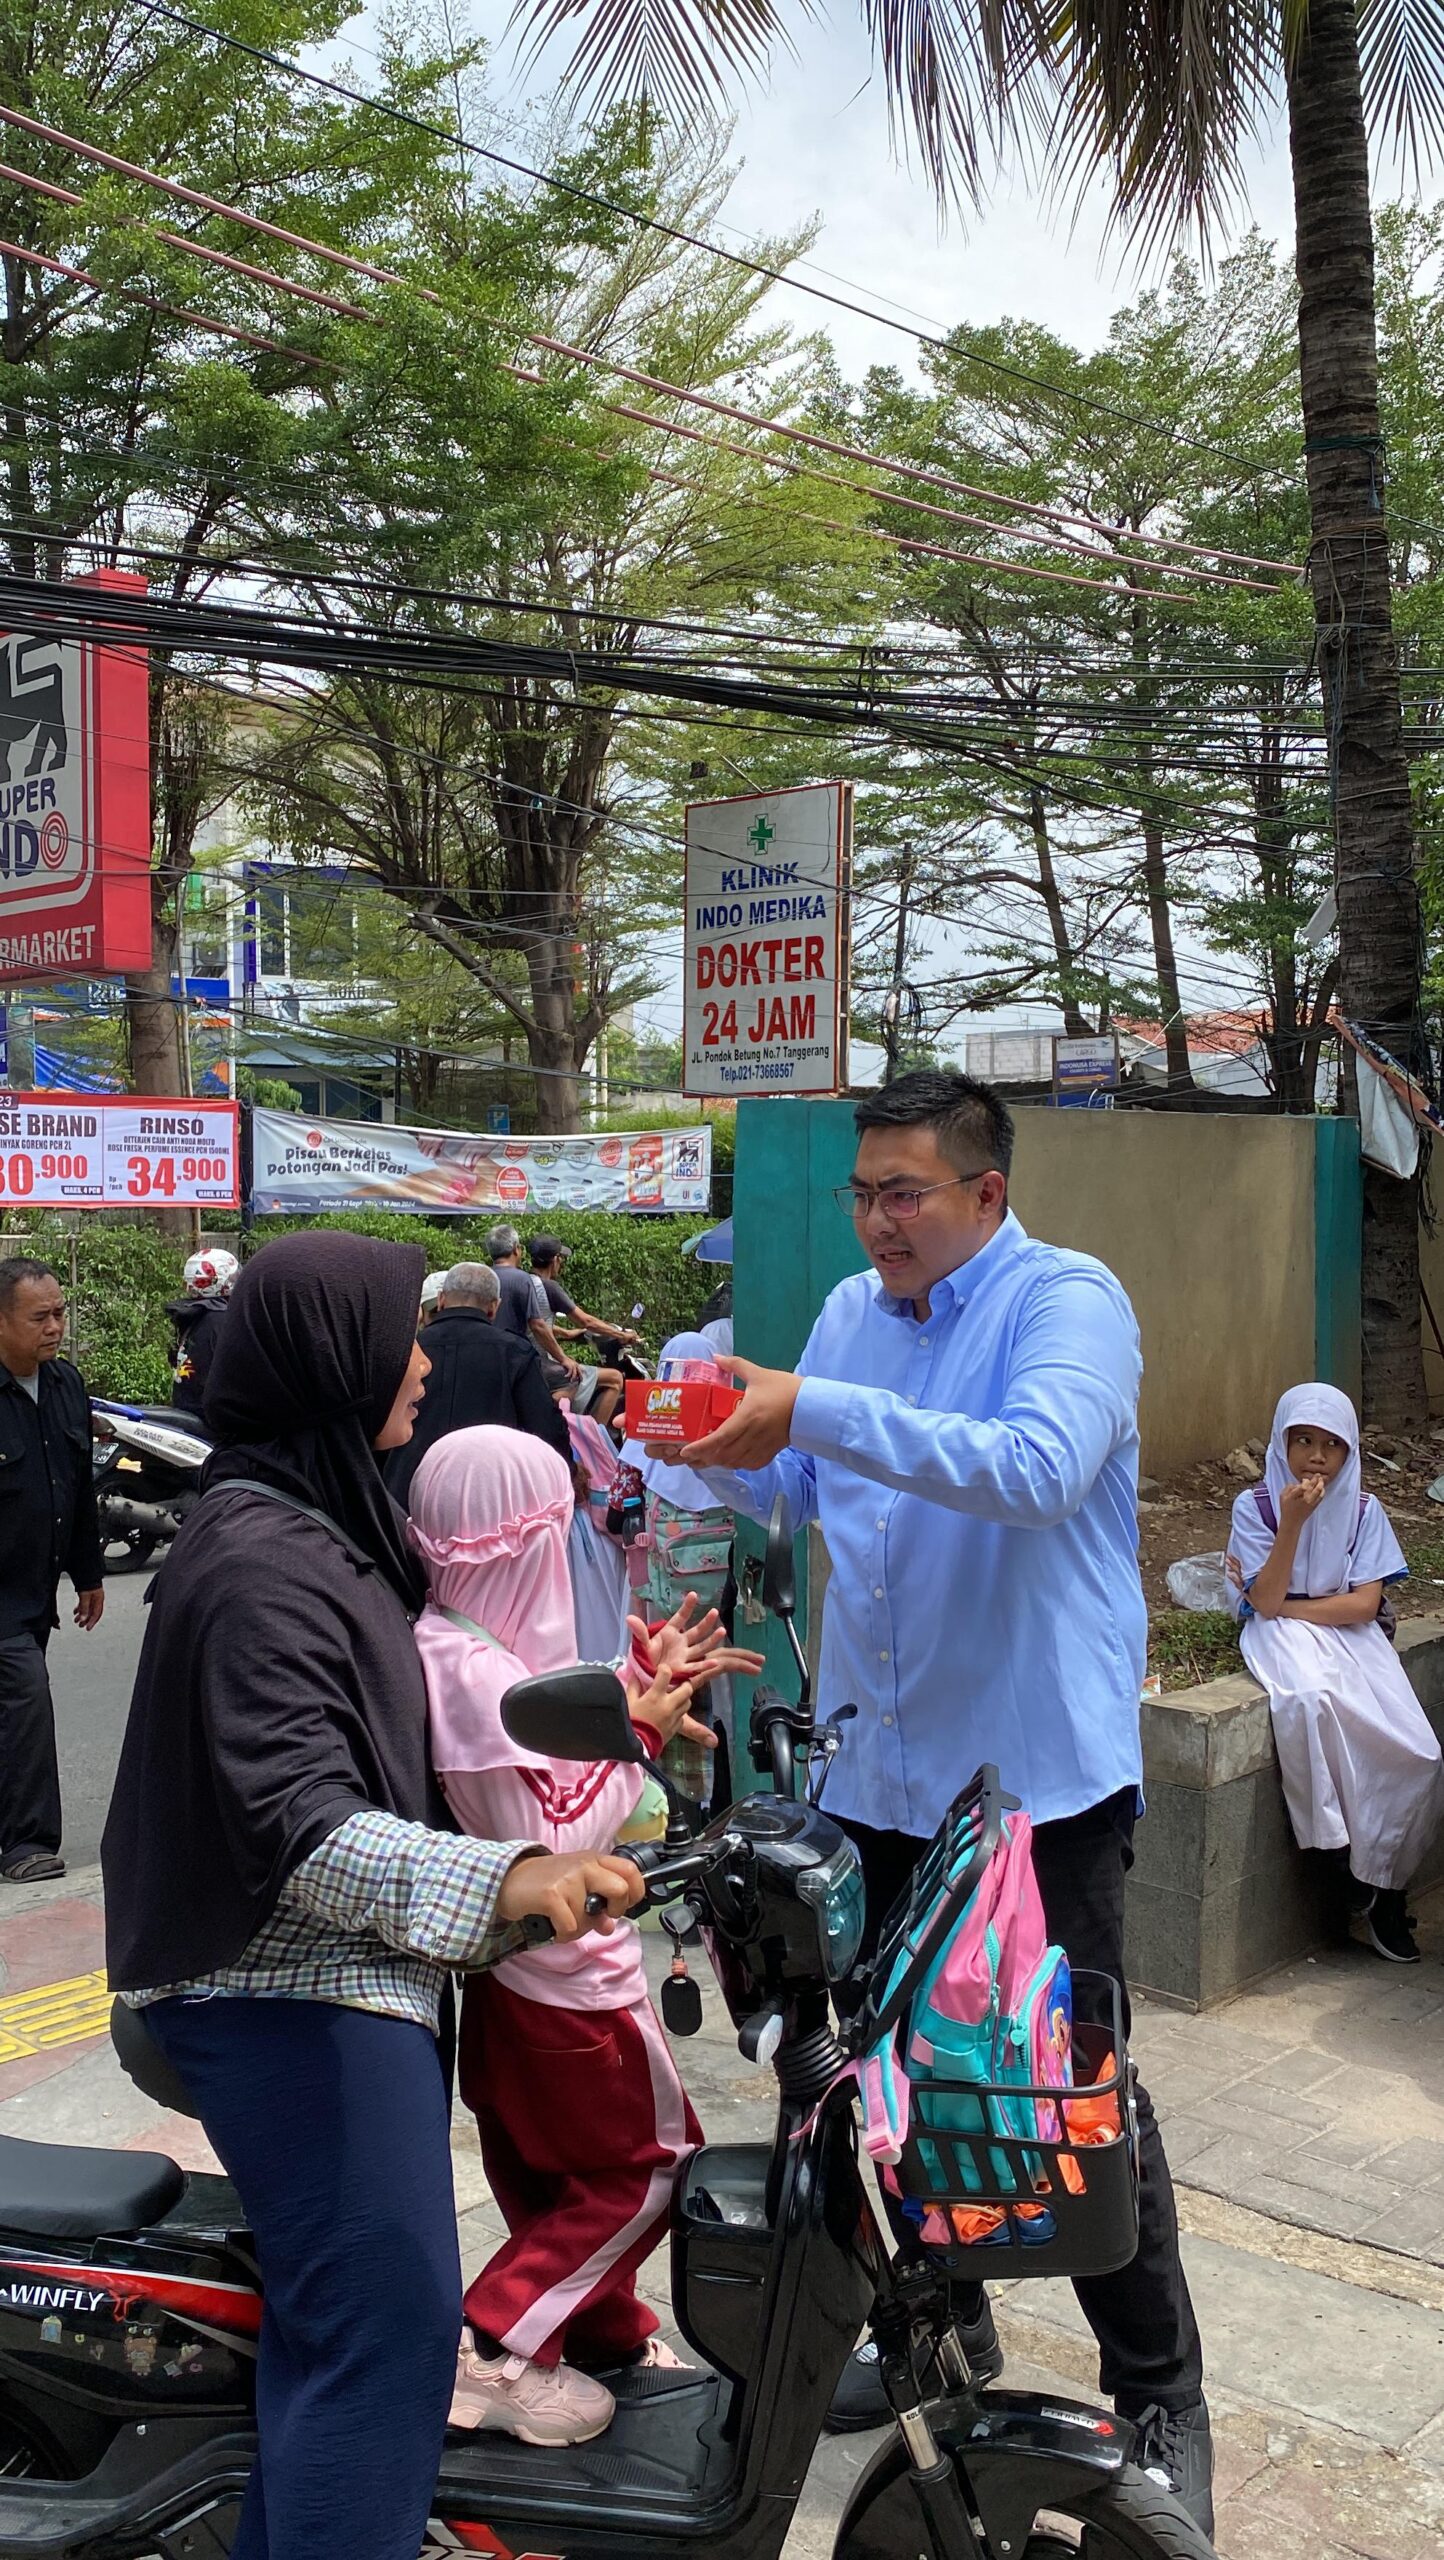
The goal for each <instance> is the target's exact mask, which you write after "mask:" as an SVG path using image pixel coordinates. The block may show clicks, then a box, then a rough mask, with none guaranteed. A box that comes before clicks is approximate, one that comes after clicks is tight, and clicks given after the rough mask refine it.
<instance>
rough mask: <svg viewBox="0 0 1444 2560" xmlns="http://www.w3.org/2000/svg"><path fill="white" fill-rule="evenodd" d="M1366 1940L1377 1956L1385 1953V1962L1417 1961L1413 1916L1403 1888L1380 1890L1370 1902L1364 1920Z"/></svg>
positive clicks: (1408, 1962) (1406, 1962) (1411, 1962)
mask: <svg viewBox="0 0 1444 2560" xmlns="http://www.w3.org/2000/svg"><path fill="white" fill-rule="evenodd" d="M1365 1930H1367V1940H1370V1946H1372V1951H1375V1956H1383V1958H1385V1964H1418V1948H1416V1943H1413V1920H1411V1917H1408V1905H1406V1900H1403V1894H1400V1892H1377V1894H1375V1900H1372V1902H1370V1910H1367V1920H1365Z"/></svg>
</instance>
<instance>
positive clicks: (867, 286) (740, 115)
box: [461, 0, 1293, 376]
mask: <svg viewBox="0 0 1444 2560" xmlns="http://www.w3.org/2000/svg"><path fill="white" fill-rule="evenodd" d="M461 5H463V6H464V0H461ZM510 15H511V7H510V0H473V6H472V10H471V19H472V23H473V24H474V25H475V27H476V28H477V30H478V32H479V33H481V34H482V35H483V36H485V37H486V38H487V39H488V40H489V41H490V42H492V43H493V45H494V47H495V51H494V54H493V75H494V77H493V85H494V86H495V88H496V89H497V90H498V91H499V92H500V93H502V94H510V96H511V97H513V98H514V99H516V100H517V101H518V102H520V101H521V100H523V99H525V98H528V97H533V98H536V97H542V96H545V94H546V90H547V80H546V76H545V71H546V66H545V65H543V66H541V67H540V68H538V69H537V70H534V71H533V72H532V73H531V74H530V75H529V76H526V75H522V74H520V73H519V72H518V70H517V67H516V66H517V54H516V48H515V45H514V43H511V42H509V41H508V39H507V36H506V27H507V23H508V20H509V18H510ZM796 45H797V50H796V53H795V55H788V54H787V53H786V52H780V53H779V54H778V55H777V56H776V57H775V61H774V65H773V69H772V73H771V77H770V79H769V80H768V82H767V83H766V85H765V86H758V87H754V88H753V89H752V90H751V91H743V92H740V93H739V101H738V107H737V120H736V131H735V136H734V142H733V157H734V158H735V159H736V161H737V162H738V164H739V165H738V176H737V181H736V184H735V186H734V188H733V192H732V197H731V201H730V203H729V205H728V207H727V220H728V223H729V224H730V226H731V227H732V228H733V230H734V231H735V232H736V233H738V234H739V235H742V236H745V235H747V234H748V233H755V232H757V231H759V230H785V229H787V228H788V227H790V226H791V225H793V224H794V223H798V222H807V221H811V220H812V219H814V218H815V217H820V219H821V222H822V226H823V227H822V235H821V237H820V239H819V241H818V243H817V247H816V249H815V251H814V253H813V257H812V260H811V262H810V265H809V269H808V272H809V273H811V274H813V275H814V276H815V277H816V280H817V281H818V282H820V283H828V284H831V283H832V282H833V280H834V279H841V282H840V284H839V286H838V289H839V290H841V291H843V292H850V291H853V290H855V289H856V288H859V287H860V288H861V289H862V290H861V299H863V300H865V301H868V302H870V303H872V304H874V305H875V306H876V307H877V308H879V309H884V310H889V311H891V312H892V314H893V315H894V317H896V318H899V319H905V320H911V321H913V322H914V323H917V324H921V325H922V326H924V327H928V328H931V329H934V330H939V329H946V328H948V327H950V326H952V325H953V324H954V323H955V322H957V321H959V320H968V321H973V322H982V321H989V320H996V319H1001V318H1003V317H1004V316H1005V315H1006V316H1010V317H1016V318H1025V319H1030V320H1038V321H1042V322H1043V323H1045V325H1047V326H1048V327H1050V328H1053V329H1056V330H1057V331H1058V332H1059V333H1060V335H1064V336H1068V337H1071V338H1072V339H1073V340H1074V342H1075V343H1081V344H1084V345H1089V346H1091V345H1096V344H1097V343H1098V341H1099V340H1100V339H1101V338H1103V337H1104V336H1105V335H1106V333H1107V328H1108V320H1109V315H1110V313H1111V312H1112V311H1113V310H1114V309H1115V308H1116V307H1117V306H1118V304H1119V303H1121V302H1124V301H1127V300H1128V299H1129V298H1130V297H1131V296H1132V294H1133V293H1134V292H1135V291H1136V290H1137V289H1138V285H1139V283H1140V280H1144V281H1146V279H1140V276H1139V271H1138V269H1137V268H1136V267H1135V266H1134V265H1133V264H1132V262H1131V261H1129V260H1128V259H1126V258H1125V257H1123V256H1122V255H1120V252H1119V250H1118V248H1117V246H1116V244H1115V245H1112V246H1105V240H1104V233H1105V207H1104V203H1103V199H1102V195H1101V192H1100V194H1099V196H1098V198H1097V200H1096V201H1095V202H1094V203H1093V204H1092V205H1091V206H1089V207H1088V208H1087V209H1086V210H1085V212H1084V214H1083V216H1082V217H1081V219H1080V220H1079V221H1078V222H1077V223H1076V224H1070V223H1069V221H1068V220H1067V219H1066V217H1065V218H1061V219H1058V220H1056V221H1053V222H1050V221H1049V220H1048V219H1047V216H1046V214H1045V212H1044V211H1043V210H1042V209H1041V208H1040V207H1039V206H1038V204H1037V202H1036V200H1035V199H1034V198H1033V197H1032V196H1031V195H1030V188H1029V183H1028V180H1027V178H1026V177H1025V176H1022V175H1015V176H1013V177H1011V178H1009V177H1005V178H1004V179H1002V180H1001V181H1000V183H999V185H998V187H997V189H996V191H995V195H994V200H993V203H992V204H991V206H990V208H989V210H988V211H987V213H986V214H984V215H981V216H972V217H971V218H968V219H966V220H964V219H962V218H960V217H957V216H954V217H953V219H952V221H951V222H950V223H949V224H948V225H947V227H946V228H944V227H942V226H940V224H939V220H938V215H937V209H936V206H935V204H934V202H933V198H932V195H931V192H930V190H929V188H928V186H927V183H926V181H925V180H924V178H923V177H922V176H921V175H920V174H918V173H917V172H915V171H910V170H909V169H908V168H907V167H906V166H905V165H904V164H903V163H902V161H901V160H900V159H899V158H898V156H897V154H896V153H895V152H894V150H893V148H892V144H891V140H890V137H889V132H888V115H887V103H886V99H885V97H884V95H883V87H882V81H881V78H880V76H879V75H877V74H876V73H875V72H874V70H873V66H872V61H871V52H870V47H869V44H868V39H867V36H866V33H865V32H864V29H863V25H862V12H861V9H860V7H857V6H856V5H850V0H836V5H835V7H834V11H833V16H832V21H831V23H830V24H828V23H826V22H824V21H822V20H818V21H814V23H813V24H811V25H810V26H808V25H805V24H802V23H801V22H800V21H799V27H798V34H797V39H796ZM551 58H552V59H553V60H560V59H561V58H562V57H560V56H553V57H551ZM1249 193H1250V202H1251V208H1252V214H1253V218H1254V219H1256V220H1257V222H1258V223H1259V225H1260V227H1261V228H1262V229H1263V230H1265V231H1267V232H1268V233H1269V235H1270V236H1271V237H1272V238H1274V239H1277V240H1279V241H1289V240H1291V238H1292V229H1293V214H1292V204H1291V198H1290V190H1289V172H1288V155H1287V151H1286V148H1285V147H1284V145H1283V142H1282V139H1281V137H1280V135H1278V134H1276V135H1275V136H1274V137H1273V139H1272V141H1271V143H1270V145H1269V146H1268V147H1267V148H1266V149H1265V150H1263V151H1262V152H1260V153H1259V154H1257V155H1256V156H1255V158H1254V159H1253V161H1252V163H1251V165H1250V169H1249ZM1240 227H1241V228H1243V227H1247V217H1246V216H1245V217H1244V218H1243V220H1242V222H1241V225H1240ZM824 270H825V271H826V272H825V273H824V272H822V271H824ZM783 299H784V300H790V301H791V303H792V308H793V310H794V311H795V312H796V315H797V320H798V323H799V325H801V326H807V325H809V310H810V312H811V317H812V319H814V320H820V321H821V322H823V324H824V325H825V326H826V327H827V328H828V330H829V331H830V333H831V335H832V337H833V339H834V342H835V344H836V346H837V349H838V353H839V355H840V357H841V359H842V363H843V365H844V368H845V370H846V371H847V372H848V373H849V374H850V375H853V376H856V375H858V374H860V373H861V372H862V371H863V370H864V368H865V367H866V366H867V365H869V364H873V363H889V362H902V363H904V364H906V363H908V362H909V353H908V343H907V340H906V339H905V338H903V337H901V336H899V335H898V334H897V333H896V332H895V331H893V330H891V329H887V328H882V327H878V326H876V325H875V324H873V323H870V322H868V321H866V320H861V319H855V318H853V317H852V315H851V314H849V313H846V312H831V313H829V312H826V311H824V310H823V309H822V307H821V306H819V305H816V304H813V305H811V306H809V304H808V302H807V301H806V300H805V299H804V298H803V297H802V296H800V295H799V296H796V297H783Z"/></svg>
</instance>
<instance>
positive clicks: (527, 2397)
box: [448, 2346, 617, 2444]
mask: <svg viewBox="0 0 1444 2560" xmlns="http://www.w3.org/2000/svg"><path fill="white" fill-rule="evenodd" d="M616 2406H617V2404H616V2402H615V2400H614V2399H613V2398H612V2395H611V2393H610V2391H608V2389H607V2387H606V2385H605V2383H602V2382H594V2381H593V2380H592V2377H591V2375H590V2374H587V2373H578V2371H577V2369H576V2366H575V2365H570V2364H556V2365H542V2364H532V2363H530V2362H529V2361H528V2359H527V2358H526V2357H525V2356H479V2355H478V2354H477V2353H476V2350H475V2348H473V2347H468V2346H463V2347H462V2348H461V2351H460V2353H459V2354H458V2356H457V2359H456V2389H455V2391H454V2393H453V2395H452V2401H451V2416H450V2419H449V2420H448V2424H449V2425H451V2426H453V2427H473V2428H483V2427H490V2428H494V2429H496V2430H497V2431H498V2432H499V2433H500V2434H502V2435H507V2436H519V2437H520V2439H521V2441H522V2443H523V2444H590V2442H591V2440H592V2438H593V2436H600V2435H605V2433H606V2431H607V2429H608V2427H609V2426H610V2425H611V2423H612V2419H613V2416H614V2414H615V2412H616Z"/></svg>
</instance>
